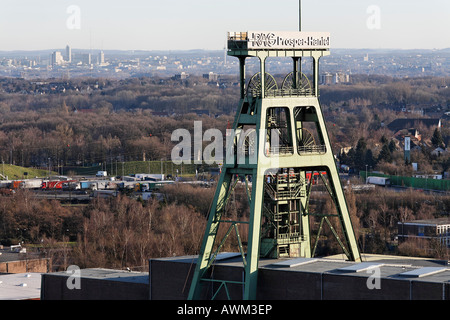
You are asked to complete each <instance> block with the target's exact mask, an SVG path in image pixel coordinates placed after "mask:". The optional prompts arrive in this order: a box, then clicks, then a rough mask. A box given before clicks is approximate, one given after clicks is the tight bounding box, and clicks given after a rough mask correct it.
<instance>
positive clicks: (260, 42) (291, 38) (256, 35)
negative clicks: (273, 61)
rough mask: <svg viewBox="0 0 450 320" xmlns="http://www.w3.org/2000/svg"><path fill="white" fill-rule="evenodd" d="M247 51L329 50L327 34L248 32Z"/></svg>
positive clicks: (328, 35)
mask: <svg viewBox="0 0 450 320" xmlns="http://www.w3.org/2000/svg"><path fill="white" fill-rule="evenodd" d="M247 34H248V44H247V48H248V49H272V50H273V49H329V48H330V33H329V32H292V31H286V32H284V31H248V33H247Z"/></svg>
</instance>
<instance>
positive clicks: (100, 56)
mask: <svg viewBox="0 0 450 320" xmlns="http://www.w3.org/2000/svg"><path fill="white" fill-rule="evenodd" d="M98 64H99V65H101V66H102V65H104V64H105V53H104V52H103V51H100V52H99V54H98Z"/></svg>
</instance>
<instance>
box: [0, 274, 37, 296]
mask: <svg viewBox="0 0 450 320" xmlns="http://www.w3.org/2000/svg"><path fill="white" fill-rule="evenodd" d="M40 296H41V274H40V273H17V274H4V275H0V300H36V299H40Z"/></svg>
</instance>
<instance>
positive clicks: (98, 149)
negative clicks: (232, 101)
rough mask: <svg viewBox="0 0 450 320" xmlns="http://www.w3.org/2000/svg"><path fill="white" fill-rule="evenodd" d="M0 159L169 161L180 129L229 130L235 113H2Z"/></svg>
mask: <svg viewBox="0 0 450 320" xmlns="http://www.w3.org/2000/svg"><path fill="white" fill-rule="evenodd" d="M1 117H2V118H1V119H2V123H0V159H1V160H2V161H3V162H4V163H9V164H15V165H20V166H29V167H48V165H49V162H50V164H51V166H52V167H56V166H57V165H64V166H84V165H91V164H94V163H105V164H106V163H108V164H110V163H115V162H116V161H119V162H122V161H145V160H146V161H148V160H161V159H164V160H170V156H171V151H172V148H173V146H174V145H175V144H176V143H178V141H176V142H172V141H171V137H172V133H173V131H175V130H176V129H180V128H183V129H187V130H190V131H193V129H194V121H202V127H203V130H207V129H209V128H217V129H219V130H223V132H224V133H225V130H226V128H227V124H228V121H230V120H231V119H232V117H227V116H224V117H220V118H214V117H208V116H197V115H195V114H188V115H183V116H175V117H155V116H154V115H152V113H151V112H147V111H135V112H125V111H123V112H118V113H101V112H99V113H88V114H85V113H73V112H47V113H43V112H40V111H29V112H14V113H8V114H6V115H2V116H1Z"/></svg>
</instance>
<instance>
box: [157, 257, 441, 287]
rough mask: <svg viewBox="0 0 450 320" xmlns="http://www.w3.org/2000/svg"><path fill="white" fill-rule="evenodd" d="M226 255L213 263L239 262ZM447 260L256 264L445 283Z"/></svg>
mask: <svg viewBox="0 0 450 320" xmlns="http://www.w3.org/2000/svg"><path fill="white" fill-rule="evenodd" d="M228 257H229V258H228V259H226V260H222V261H216V262H215V264H216V265H226V266H231V267H242V266H243V263H242V258H241V257H240V256H239V257H234V258H233V257H232V255H231V256H228ZM151 260H164V261H172V262H180V263H190V264H193V265H194V264H195V263H196V262H197V257H196V256H184V257H170V258H163V259H151ZM447 264H448V263H447V261H442V260H433V259H424V258H414V257H403V256H385V255H370V254H363V262H360V263H358V262H351V261H346V260H345V259H343V258H341V255H338V256H334V257H326V258H312V259H307V258H297V259H260V261H259V268H260V269H261V268H262V269H273V270H282V271H289V272H308V273H327V274H340V275H346V276H351V277H370V276H371V275H372V274H373V273H371V272H370V271H372V270H374V269H375V268H379V270H380V276H381V277H382V278H394V279H398V280H409V279H410V278H414V279H415V280H417V281H429V282H439V283H448V282H450V266H448V265H447ZM419 270H422V271H419ZM424 270H425V271H426V270H428V271H433V270H434V271H436V270H439V271H440V272H424ZM416 273H418V274H421V276H420V277H418V276H417V275H416ZM422 273H423V274H422Z"/></svg>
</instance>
